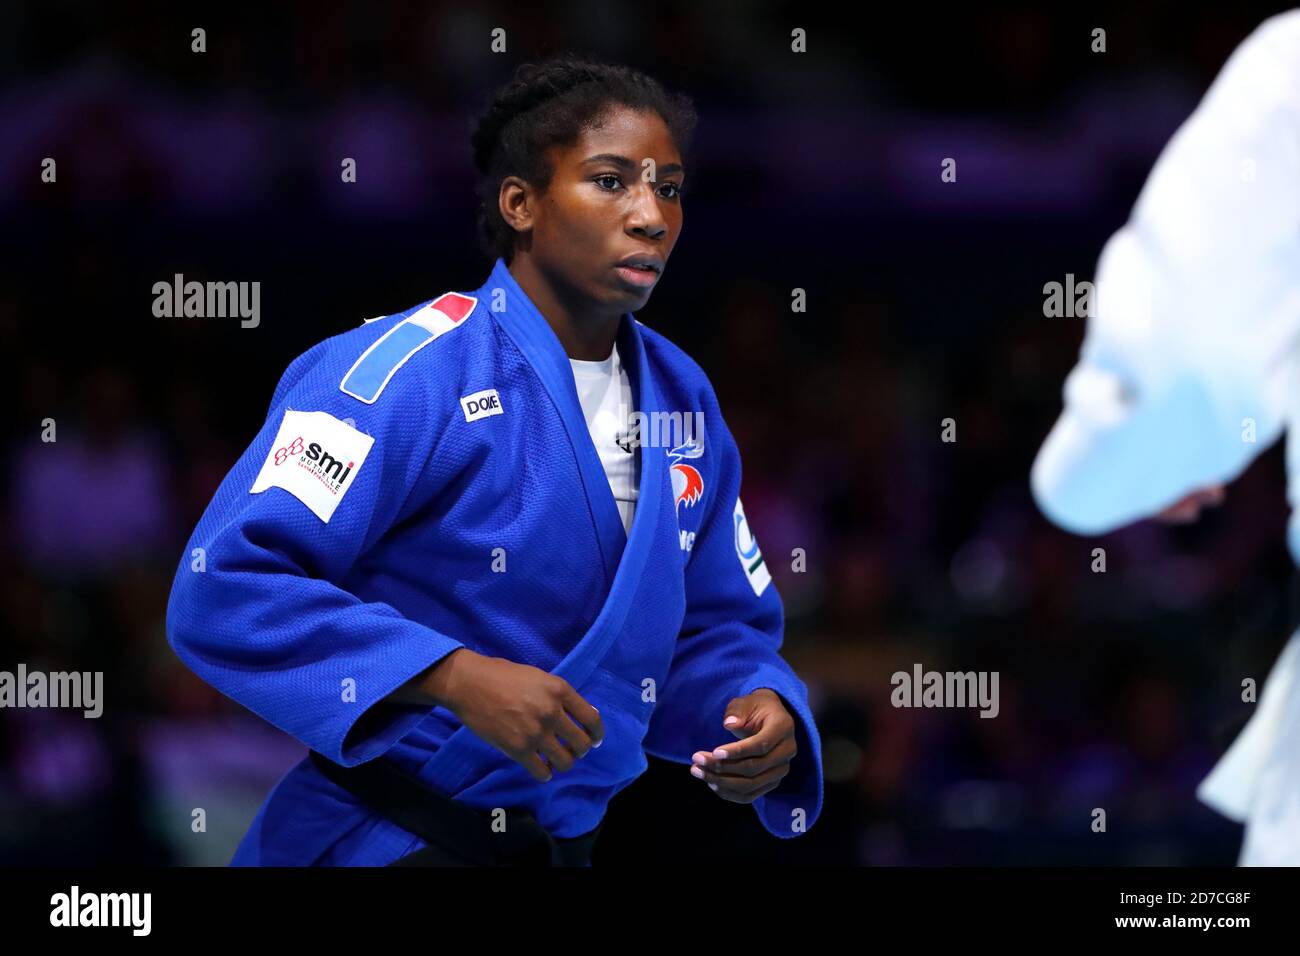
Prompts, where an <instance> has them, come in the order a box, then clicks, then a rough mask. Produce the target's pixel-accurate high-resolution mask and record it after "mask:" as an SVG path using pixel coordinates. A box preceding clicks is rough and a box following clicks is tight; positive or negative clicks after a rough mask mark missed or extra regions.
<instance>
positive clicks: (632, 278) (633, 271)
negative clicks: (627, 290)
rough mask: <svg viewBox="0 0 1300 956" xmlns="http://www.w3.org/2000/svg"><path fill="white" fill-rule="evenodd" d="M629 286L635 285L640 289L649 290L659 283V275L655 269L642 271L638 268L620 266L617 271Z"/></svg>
mask: <svg viewBox="0 0 1300 956" xmlns="http://www.w3.org/2000/svg"><path fill="white" fill-rule="evenodd" d="M614 271H615V272H617V273H618V275H619V278H621V279H622V280H623V281H624V282H626V283H627V284H628V285H634V286H636V287H637V288H638V289H648V288H650V287H651V286H653V285H654V284H655V283H656V282H658V281H659V273H657V272H655V271H654V270H653V269H642V268H639V267H637V266H618V267H617V268H616V269H615V270H614Z"/></svg>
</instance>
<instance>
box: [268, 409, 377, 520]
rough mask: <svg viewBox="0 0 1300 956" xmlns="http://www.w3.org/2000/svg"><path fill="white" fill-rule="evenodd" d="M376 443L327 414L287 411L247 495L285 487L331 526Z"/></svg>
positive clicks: (369, 437)
mask: <svg viewBox="0 0 1300 956" xmlns="http://www.w3.org/2000/svg"><path fill="white" fill-rule="evenodd" d="M374 443H375V440H374V438H372V437H371V436H369V435H366V434H364V433H362V432H359V431H357V430H356V429H355V428H353V427H352V426H351V425H349V424H347V423H346V422H342V421H340V420H339V419H337V418H335V417H334V416H333V415H331V414H329V413H328V412H295V411H286V412H285V413H284V421H282V422H281V423H280V430H279V431H278V432H277V433H276V436H275V441H274V442H272V444H271V450H270V452H269V453H268V454H267V456H266V462H265V463H264V464H263V465H262V470H261V471H260V472H258V474H257V479H256V480H255V481H254V482H253V487H252V488H251V489H249V493H250V494H255V495H256V494H261V493H262V492H263V491H266V490H267V489H268V488H283V489H284V490H285V491H287V492H289V494H291V495H293V496H294V497H295V498H297V499H298V500H299V501H301V502H302V503H303V504H305V505H306V506H307V507H308V508H310V509H311V510H312V512H313V513H314V514H315V515H316V517H318V518H320V519H321V521H324V522H325V523H326V524H328V523H329V520H330V518H332V517H333V516H334V510H335V509H336V508H337V507H338V505H339V502H340V501H342V500H343V496H344V495H345V494H347V492H348V489H350V488H351V487H352V486H353V485H354V484H356V476H357V471H358V470H359V469H360V468H361V465H362V463H363V462H364V461H365V460H366V456H367V455H369V454H370V449H371V447H372V446H373V445H374Z"/></svg>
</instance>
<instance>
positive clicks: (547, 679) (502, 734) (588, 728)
mask: <svg viewBox="0 0 1300 956" xmlns="http://www.w3.org/2000/svg"><path fill="white" fill-rule="evenodd" d="M421 687H422V689H423V690H425V691H426V692H427V693H428V694H429V695H431V696H432V697H433V698H434V699H435V700H436V701H437V702H438V703H439V704H441V705H442V706H444V707H446V708H447V709H448V710H450V711H451V712H452V713H454V714H455V715H456V716H457V717H459V718H460V720H461V722H462V723H463V724H465V726H466V727H468V728H469V729H470V730H472V731H474V733H476V734H478V735H479V736H480V737H482V738H483V739H484V740H486V741H487V742H488V743H490V744H492V746H494V747H496V748H497V749H498V750H500V751H501V752H502V753H504V754H505V755H506V756H508V757H510V758H511V759H512V760H514V761H516V762H518V763H519V764H521V765H523V767H525V768H526V769H527V770H528V772H529V773H531V774H532V775H533V777H534V779H536V780H542V781H545V780H550V779H551V772H552V769H554V770H558V771H560V772H561V773H563V772H564V771H566V770H570V769H572V768H573V765H574V763H575V761H577V760H580V759H581V758H582V757H585V756H586V755H587V752H588V751H589V750H590V749H591V748H592V747H599V746H600V745H601V743H602V742H604V739H605V725H604V723H602V721H601V719H600V713H599V711H597V710H596V708H595V707H592V706H591V705H590V704H589V703H587V702H586V701H585V700H583V699H582V697H580V696H579V695H578V692H577V691H576V690H574V689H573V687H571V686H570V685H569V682H568V681H566V680H565V679H564V678H562V677H556V676H555V675H554V674H548V673H547V672H546V671H544V670H541V669H540V668H537V667H532V666H530V665H528V664H517V663H515V662H514V661H508V660H506V659H505V658H501V657H486V656H484V655H482V654H476V653H475V652H473V651H471V650H469V649H468V648H463V647H462V648H458V649H456V650H454V651H452V652H451V653H450V654H448V655H447V656H446V657H444V658H443V659H442V660H441V661H439V662H438V664H437V665H435V666H434V667H433V669H432V670H430V671H429V672H428V673H427V675H425V677H424V678H423V680H422V681H421ZM539 752H540V756H539Z"/></svg>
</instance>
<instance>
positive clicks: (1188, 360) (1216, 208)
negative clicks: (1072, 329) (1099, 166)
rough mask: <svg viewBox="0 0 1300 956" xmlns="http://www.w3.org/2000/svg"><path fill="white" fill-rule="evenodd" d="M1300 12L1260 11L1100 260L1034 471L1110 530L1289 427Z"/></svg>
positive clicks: (1234, 471) (1085, 519)
mask: <svg viewBox="0 0 1300 956" xmlns="http://www.w3.org/2000/svg"><path fill="white" fill-rule="evenodd" d="M1297 171H1300V18H1298V17H1297V16H1295V15H1290V16H1287V15H1284V16H1281V17H1275V18H1273V19H1272V20H1269V21H1267V22H1265V23H1264V24H1263V25H1262V26H1261V27H1260V28H1259V29H1257V30H1256V31H1255V33H1253V34H1252V35H1251V36H1250V37H1249V38H1248V39H1247V40H1246V41H1245V42H1244V43H1243V44H1242V45H1241V46H1240V47H1239V48H1238V49H1237V50H1236V51H1235V52H1234V53H1233V55H1232V56H1231V58H1230V59H1229V60H1228V62H1227V64H1226V65H1225V66H1224V68H1223V70H1222V71H1221V73H1220V74H1219V76H1218V77H1217V79H1216V80H1215V82H1214V84H1213V85H1212V86H1211V88H1210V90H1209V91H1208V93H1207V94H1206V96H1205V98H1204V100H1203V101H1202V102H1201V104H1200V105H1199V106H1198V107H1197V109H1196V111H1195V112H1194V113H1193V114H1192V116H1191V117H1190V118H1189V119H1188V120H1187V121H1186V122H1185V123H1184V124H1183V126H1182V127H1181V128H1180V129H1179V130H1178V132H1177V133H1176V134H1175V135H1174V137H1173V139H1172V140H1170V142H1169V143H1168V145H1167V146H1166V147H1165V150H1164V151H1163V153H1162V154H1161V156H1160V158H1159V160H1158V161H1157V163H1156V165H1155V167H1154V169H1153V170H1152V172H1151V175H1150V177H1149V178H1148V180H1147V182H1146V185H1145V186H1144V188H1143V190H1142V193H1141V195H1140V196H1139V198H1138V201H1137V204H1136V205H1135V207H1134V209H1133V213H1132V216H1131V218H1130V219H1129V222H1128V223H1127V224H1126V225H1125V226H1124V227H1123V228H1121V229H1120V230H1119V231H1118V232H1117V233H1115V235H1114V236H1112V237H1111V239H1110V240H1109V242H1108V243H1107V244H1106V246H1105V248H1104V249H1103V251H1102V255H1101V258H1100V261H1099V263H1098V270H1097V282H1096V297H1097V299H1096V301H1095V302H1094V303H1092V305H1093V309H1092V315H1091V317H1090V318H1089V321H1088V328H1087V332H1086V335H1085V337H1084V342H1083V347H1082V349H1081V354H1080V358H1079V362H1078V364H1077V366H1076V367H1075V368H1074V370H1073V371H1072V372H1071V373H1070V375H1069V376H1068V378H1067V379H1066V382H1065V388H1064V398H1065V408H1064V411H1063V413H1062V414H1061V417H1060V419H1059V420H1058V421H1057V422H1056V425H1055V427H1054V428H1053V429H1052V431H1051V433H1050V434H1049V435H1048V437H1047V439H1046V441H1045V442H1044V444H1043V447H1042V448H1041V450H1040V451H1039V454H1038V456H1037V459H1036V460H1035V462H1034V466H1033V470H1032V473H1031V487H1032V490H1033V494H1034V497H1035V499H1036V500H1037V502H1038V504H1039V507H1040V508H1041V509H1042V511H1043V512H1044V514H1046V515H1047V516H1048V517H1049V518H1050V519H1051V520H1053V521H1054V522H1056V523H1057V524H1058V525H1060V526H1062V527H1064V528H1066V529H1068V530H1071V531H1075V532H1078V533H1083V534H1097V533H1105V532H1108V531H1110V530H1113V529H1115V528H1117V527H1119V526H1121V525H1124V524H1127V523H1129V522H1132V521H1135V520H1137V519H1140V518H1144V517H1148V516H1150V515H1151V514H1153V513H1155V512H1158V511H1160V510H1162V509H1163V508H1165V507H1168V506H1169V505H1171V504H1173V503H1174V502H1176V501H1177V500H1179V499H1180V498H1182V497H1183V496H1184V495H1186V494H1187V493H1189V492H1190V491H1192V490H1194V489H1196V488H1198V487H1202V486H1204V485H1207V484H1217V483H1223V482H1226V481H1229V480H1231V479H1233V478H1235V477H1236V476H1237V475H1238V474H1240V473H1241V472H1242V471H1243V470H1244V469H1245V468H1246V466H1247V465H1248V464H1249V463H1250V462H1251V460H1252V459H1254V458H1255V457H1256V455H1257V454H1258V453H1259V452H1260V451H1262V450H1264V449H1265V448H1267V447H1268V446H1269V445H1270V444H1272V442H1273V441H1275V440H1276V439H1277V438H1278V436H1279V434H1280V433H1281V432H1282V430H1283V426H1284V420H1285V414H1286V413H1285V407H1286V402H1287V401H1289V400H1290V399H1289V396H1290V395H1292V394H1293V393H1294V390H1295V388H1296V382H1297V371H1298V369H1297V363H1296V359H1295V355H1296V349H1297V345H1298V344H1300V175H1297Z"/></svg>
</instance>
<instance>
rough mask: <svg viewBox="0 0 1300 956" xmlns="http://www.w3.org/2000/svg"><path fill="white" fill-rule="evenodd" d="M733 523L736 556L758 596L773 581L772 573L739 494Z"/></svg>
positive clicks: (733, 514)
mask: <svg viewBox="0 0 1300 956" xmlns="http://www.w3.org/2000/svg"><path fill="white" fill-rule="evenodd" d="M731 525H732V528H733V529H734V530H735V535H736V557H737V558H739V559H740V567H741V568H742V569H743V570H744V572H745V577H746V578H748V579H749V586H750V587H751V588H753V589H754V595H755V596H756V597H757V596H759V595H761V594H762V593H763V591H765V590H766V589H767V586H768V585H769V584H771V583H772V575H771V574H770V573H769V572H768V570H767V562H766V561H764V560H763V552H762V551H760V550H759V549H758V539H757V538H755V537H754V535H753V533H752V532H751V531H750V530H749V522H748V521H747V520H746V519H745V508H744V506H743V505H742V504H741V503H740V497H739V496H737V497H736V507H735V510H734V511H733V512H732V520H731Z"/></svg>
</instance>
